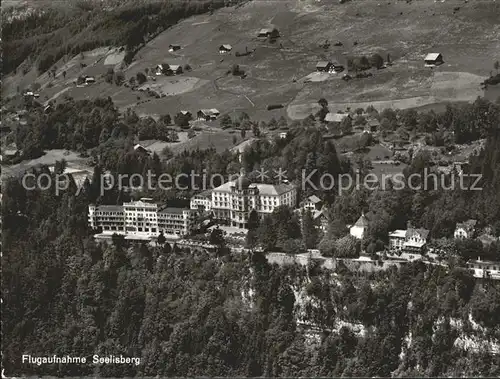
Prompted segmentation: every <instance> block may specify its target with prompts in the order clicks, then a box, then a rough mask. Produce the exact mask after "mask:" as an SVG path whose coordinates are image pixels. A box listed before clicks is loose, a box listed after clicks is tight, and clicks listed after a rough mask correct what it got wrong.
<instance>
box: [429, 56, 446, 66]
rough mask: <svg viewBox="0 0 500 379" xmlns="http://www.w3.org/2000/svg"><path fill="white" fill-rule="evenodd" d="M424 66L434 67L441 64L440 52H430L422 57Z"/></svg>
mask: <svg viewBox="0 0 500 379" xmlns="http://www.w3.org/2000/svg"><path fill="white" fill-rule="evenodd" d="M424 62H425V66H426V67H434V66H439V65H440V64H443V63H444V61H443V56H442V55H441V54H440V53H430V54H427V56H426V57H425V59H424Z"/></svg>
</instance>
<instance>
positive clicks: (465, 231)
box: [453, 220, 477, 239]
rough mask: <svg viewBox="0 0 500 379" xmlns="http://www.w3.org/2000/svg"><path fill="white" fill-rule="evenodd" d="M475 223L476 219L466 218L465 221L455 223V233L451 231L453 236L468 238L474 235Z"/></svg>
mask: <svg viewBox="0 0 500 379" xmlns="http://www.w3.org/2000/svg"><path fill="white" fill-rule="evenodd" d="M476 224H477V220H467V221H465V222H459V223H457V226H456V228H455V233H453V236H454V237H455V238H456V239H470V238H472V237H474V232H475V230H476Z"/></svg>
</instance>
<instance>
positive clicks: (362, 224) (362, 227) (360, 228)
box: [349, 213, 369, 240]
mask: <svg viewBox="0 0 500 379" xmlns="http://www.w3.org/2000/svg"><path fill="white" fill-rule="evenodd" d="M368 223H369V219H368V217H366V216H365V214H364V213H361V217H360V218H358V221H356V223H355V224H354V225H352V226H351V227H350V228H349V234H350V235H351V236H353V237H354V238H357V239H359V240H361V239H363V237H364V235H365V233H366V229H367V228H368Z"/></svg>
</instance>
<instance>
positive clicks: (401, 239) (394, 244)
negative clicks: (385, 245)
mask: <svg viewBox="0 0 500 379" xmlns="http://www.w3.org/2000/svg"><path fill="white" fill-rule="evenodd" d="M405 241H406V230H402V229H399V230H395V231H393V232H391V233H389V249H390V250H403V244H404V243H405Z"/></svg>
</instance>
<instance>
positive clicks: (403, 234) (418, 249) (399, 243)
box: [389, 225, 429, 260]
mask: <svg viewBox="0 0 500 379" xmlns="http://www.w3.org/2000/svg"><path fill="white" fill-rule="evenodd" d="M428 237H429V231H428V230H427V229H415V228H412V227H411V225H409V227H408V229H406V230H402V229H399V230H395V231H393V232H391V233H389V249H390V250H396V251H404V252H407V253H413V254H420V253H422V250H423V248H424V246H425V245H426V243H427V239H428ZM410 260H411V259H410Z"/></svg>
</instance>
